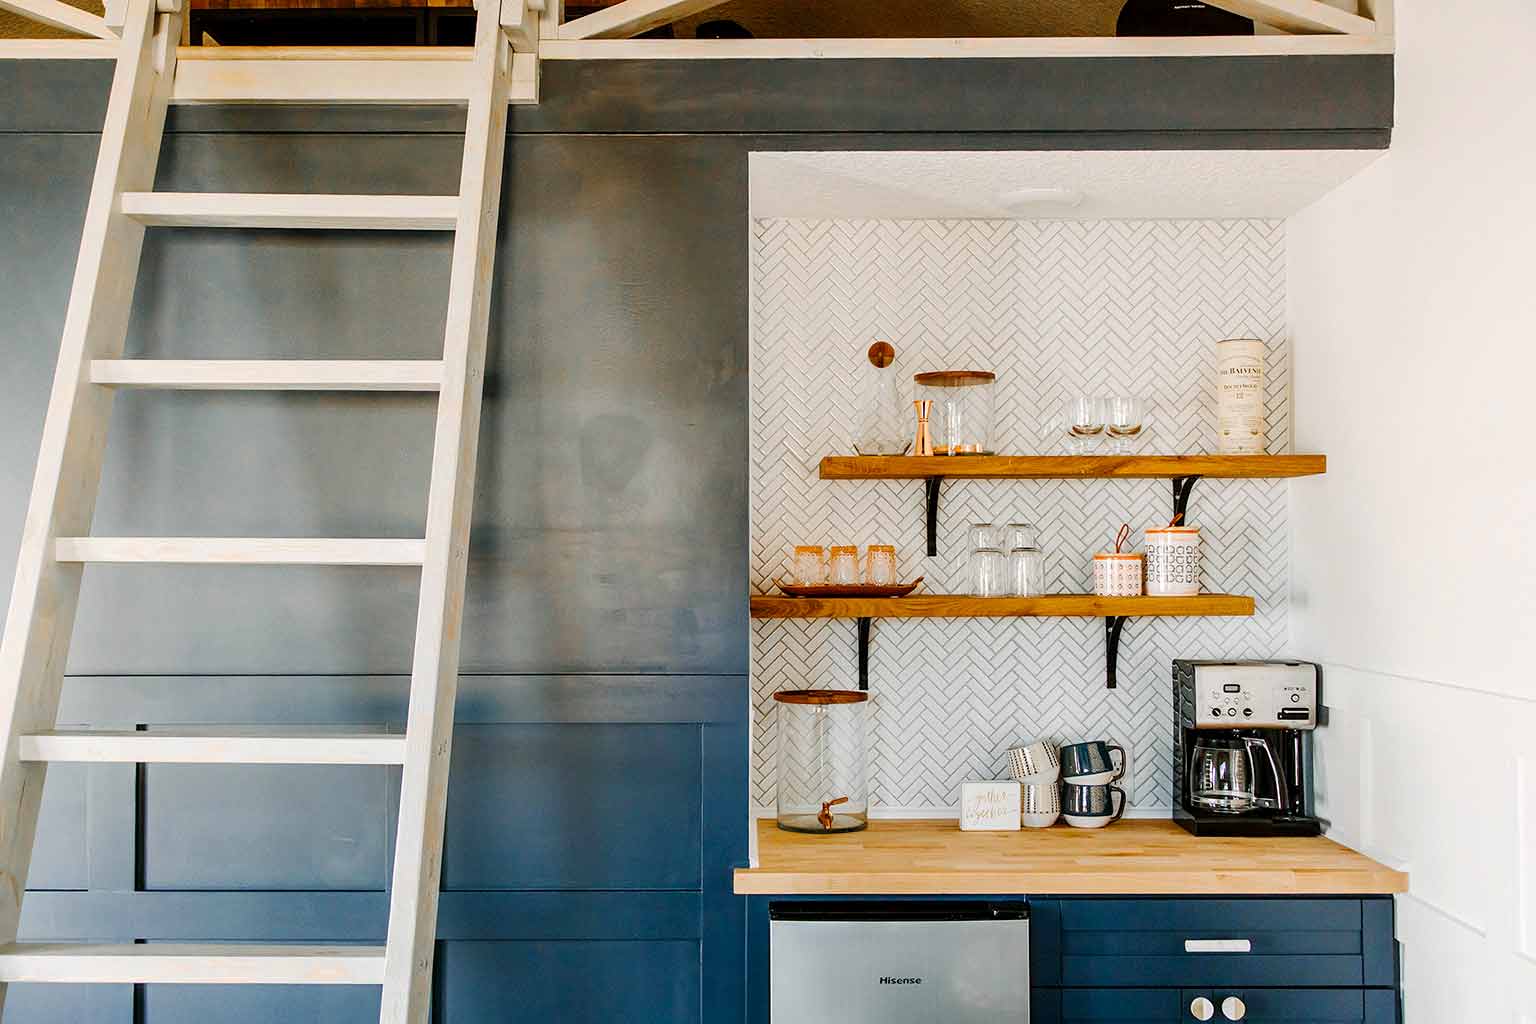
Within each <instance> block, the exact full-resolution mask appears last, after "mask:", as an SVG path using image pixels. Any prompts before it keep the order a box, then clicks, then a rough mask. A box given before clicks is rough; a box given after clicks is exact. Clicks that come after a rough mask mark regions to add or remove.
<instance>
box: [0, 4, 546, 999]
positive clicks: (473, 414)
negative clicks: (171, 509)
mask: <svg viewBox="0 0 1536 1024" xmlns="http://www.w3.org/2000/svg"><path fill="white" fill-rule="evenodd" d="M508 2H509V4H516V5H517V10H516V16H515V17H511V16H504V13H503V10H502V7H501V5H500V3H499V2H498V0H481V3H480V8H479V12H478V16H477V28H476V34H475V45H474V51H473V58H472V65H471V70H470V72H469V74H468V75H467V77H466V78H465V79H464V81H466V82H467V83H468V88H467V90H466V92H467V93H468V95H465V96H463V97H461V98H460V100H459V101H460V102H462V103H464V104H465V105H466V106H467V110H468V122H467V126H466V133H465V141H464V162H463V169H462V172H461V179H460V185H459V194H458V195H457V196H326V195H230V194H184V193H161V192H154V191H152V189H153V188H154V182H155V168H156V164H157V162H158V159H159V153H160V144H161V137H162V134H163V131H164V126H165V117H166V108H167V104H168V103H169V102H170V101H171V98H172V95H173V91H174V88H175V76H176V58H177V54H176V45H175V44H176V40H177V39H178V38H179V35H180V19H181V14H180V12H179V11H178V10H176V7H177V6H178V4H179V0H126V3H121V4H118V5H115V6H116V7H117V10H116V12H115V14H116V16H117V19H118V20H120V23H121V24H120V26H113V35H114V36H116V35H120V45H121V51H120V55H119V58H118V61H117V67H116V75H115V77H114V79H113V83H112V92H111V96H110V99H109V102H108V107H107V115H106V122H105V125H104V127H103V130H102V137H101V149H100V154H99V157H98V163H97V168H96V176H95V180H94V182H93V184H92V186H91V195H90V202H89V206H88V208H87V212H86V218H85V227H84V232H83V235H82V239H81V243H80V257H79V263H78V265H77V267H76V270H75V277H74V284H73V290H72V292H71V294H70V302H69V310H68V313H67V316H66V319H65V324H64V334H63V340H62V343H61V345H60V350H59V364H58V371H57V375H56V377H55V380H54V385H53V392H52V396H51V398H50V401H49V405H48V414H47V421H46V423H45V426H44V429H43V438H42V447H41V453H40V455H39V457H38V466H37V475H36V479H35V482H34V485H33V492H32V499H31V504H30V506H29V507H28V511H27V518H26V524H25V528H24V532H23V536H22V544H21V552H20V556H19V561H18V565H17V570H16V583H15V589H14V591H13V593H12V596H11V603H10V613H9V617H8V619H7V621H6V624H5V637H4V641H3V644H0V715H3V716H4V721H5V725H4V727H3V728H0V736H3V737H4V739H3V742H4V750H3V752H0V1000H3V993H4V987H3V986H4V985H5V984H6V983H10V982H64V983H82V982H97V983H105V984H123V983H138V982H154V983H228V984H280V985H286V984H319V985H379V986H382V989H383V995H382V1002H381V1013H380V1021H381V1022H385V1024H424V1022H425V1021H426V1020H427V1013H428V1004H429V998H430V992H431V977H432V960H433V946H434V942H435V932H436V918H437V901H438V879H439V874H440V866H441V851H442V842H443V819H444V814H445V806H446V799H447V788H448V765H449V755H450V750H451V746H452V735H453V707H454V696H455V692H456V690H457V678H458V666H459V640H460V628H461V624H462V618H463V604H464V585H465V568H466V561H467V557H468V551H469V532H470V506H471V500H472V497H473V493H474V477H475V453H476V447H477V443H478V439H479V425H480V404H481V390H482V388H481V383H482V377H483V374H484V367H485V349H486V331H487V320H488V316H489V307H490V299H491V286H492V265H493V261H494V258H495V246H496V228H497V221H498V217H499V212H500V210H499V207H500V197H501V172H502V157H503V151H504V147H505V138H506V124H507V104H508V100H509V96H510V95H511V94H512V91H513V79H514V71H513V69H514V66H517V67H518V68H519V69H520V75H521V76H522V78H524V79H525V80H526V77H527V65H526V63H525V62H524V61H522V60H518V61H514V59H513V56H512V54H511V45H510V42H509V41H517V42H519V43H520V44H522V45H520V46H519V49H520V50H523V51H524V52H523V53H520V54H519V55H518V57H519V58H523V57H533V59H534V60H536V56H534V55H532V54H529V53H527V49H528V44H529V42H530V39H529V34H530V31H531V33H532V44H533V46H535V47H536V45H537V24H538V17H537V15H536V14H534V15H530V14H529V13H528V10H527V8H526V7H525V6H524V2H523V0H508ZM109 6H111V5H109ZM540 6H541V7H542V4H540ZM503 21H506V22H507V24H503ZM530 26H531V29H530ZM424 56H425V55H424ZM534 74H536V68H535V69H534ZM523 84H526V81H525V82H524V83H523ZM336 87H337V95H341V94H342V93H343V92H344V90H345V89H346V88H348V84H347V83H346V82H344V81H338V82H337V83H336ZM327 95H328V94H326V93H317V94H315V95H313V96H309V97H307V98H308V99H309V100H310V101H311V102H325V98H326V96H327ZM152 225H155V226H168V227H176V226H184V225H197V226H220V227H233V228H252V229H261V228H288V229H295V228H298V229H305V228H313V229H323V230H337V229H355V230H367V229H389V230H420V231H452V232H454V246H453V269H452V280H451V284H450V287H449V295H448V316H447V331H446V335H445V339H444V347H443V356H442V359H441V360H440V361H430V362H429V361H414V362H386V361H374V362H369V361H175V362H172V361H154V360H125V359H123V358H122V357H123V354H124V343H125V336H126V334H127V328H128V323H129V309H130V304H131V302H132V298H133V293H134V286H135V282H136V279H137V276H138V270H139V260H140V253H141V251H142V246H143V240H144V232H145V229H146V228H147V227H149V226H152ZM338 312H343V313H344V311H338ZM118 388H163V389H262V390H324V391H433V392H437V394H438V412H437V424H436V440H435V444H434V448H433V455H432V476H431V486H430V492H429V494H428V496H427V515H426V531H425V537H424V538H422V539H420V540H414V539H410V540H397V539H378V540H367V539H363V540H359V539H254V538H124V537H94V536H91V535H90V533H91V521H92V517H93V513H94V509H95V504H96V493H97V489H98V484H99V482H100V478H101V469H102V461H103V457H104V449H105V441H106V428H107V422H108V417H109V412H110V409H111V403H112V396H113V393H114V391H115V390H116V389H118ZM93 562H118V563H122V562H133V563H158V564H168V563H170V564H198V565H351V566H356V565H365V566H366V565H374V566H402V565H405V566H413V567H418V568H419V569H420V576H421V595H420V601H419V607H418V613H417V623H416V642H415V654H414V660H413V665H412V671H411V689H410V702H409V712H408V718H407V721H406V727H405V733H404V735H403V736H401V735H399V734H392V735H373V736H369V735H358V734H355V733H347V734H342V735H317V734H315V733H312V732H305V733H290V734H288V735H269V736H251V735H244V734H242V735H231V736H216V735H207V734H203V733H183V734H167V733H164V732H158V731H157V732H116V733H101V732H62V731H58V730H56V728H55V727H56V724H57V723H56V715H57V712H58V707H59V696H60V689H61V687H62V685H63V679H64V669H65V661H66V656H67V653H68V650H69V642H70V634H71V631H72V627H73V623H74V617H75V610H76V605H77V601H78V596H79V592H80V582H81V576H82V573H83V572H84V569H85V566H86V565H87V564H90V563H93ZM53 761H71V762H125V763H157V764H158V763H172V764H189V763H197V764H202V763H214V762H217V763H233V764H369V765H401V766H402V781H401V788H400V820H399V828H398V832H397V836H398V838H397V842H396V847H395V858H394V876H393V881H392V886H391V891H390V901H389V933H388V936H387V939H386V943H385V945H384V946H382V947H365V946H334V947H314V946H309V947H306V946H288V945H281V946H270V947H256V946H246V945H230V946H222V947H221V946H210V945H196V946H185V945H161V944H147V945H146V944H128V945H122V946H81V945H55V944H25V943H18V942H17V941H16V938H17V926H18V921H19V918H20V915H21V904H22V895H23V892H24V891H25V889H26V880H27V869H28V865H29V861H30V860H31V855H32V845H33V840H34V836H35V833H36V829H37V817H38V805H39V801H40V798H41V796H42V791H43V780H44V774H45V771H46V768H47V765H48V763H49V762H53ZM0 1007H3V1003H0Z"/></svg>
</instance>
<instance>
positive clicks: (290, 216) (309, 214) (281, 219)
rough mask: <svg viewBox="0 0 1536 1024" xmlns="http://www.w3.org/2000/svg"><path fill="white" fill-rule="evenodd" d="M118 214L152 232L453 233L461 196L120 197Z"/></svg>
mask: <svg viewBox="0 0 1536 1024" xmlns="http://www.w3.org/2000/svg"><path fill="white" fill-rule="evenodd" d="M122 210H123V213H125V214H127V215H128V216H130V217H132V218H134V219H135V220H138V221H142V222H143V223H145V224H149V225H152V226H156V227H208V228H329V229H338V228H339V229H347V228H351V229H359V230H387V231H452V230H453V229H454V226H455V224H456V223H457V220H458V214H459V197H458V196H333V195H319V194H314V195H309V194H306V195H276V194H261V193H234V192H124V193H123V195H122Z"/></svg>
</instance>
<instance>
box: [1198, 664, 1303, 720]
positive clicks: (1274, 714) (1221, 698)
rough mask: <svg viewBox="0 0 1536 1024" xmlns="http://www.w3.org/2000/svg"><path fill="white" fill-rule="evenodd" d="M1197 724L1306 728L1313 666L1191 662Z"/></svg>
mask: <svg viewBox="0 0 1536 1024" xmlns="http://www.w3.org/2000/svg"><path fill="white" fill-rule="evenodd" d="M1194 698H1195V706H1194V708H1193V709H1192V710H1193V711H1194V715H1193V718H1194V723H1195V728H1197V729H1312V728H1315V727H1316V726H1317V668H1316V666H1314V665H1307V664H1294V665H1287V664H1276V663H1273V662H1269V663H1264V664H1258V663H1254V664H1243V663H1241V662H1235V663H1227V664H1202V665H1196V667H1195V693H1194Z"/></svg>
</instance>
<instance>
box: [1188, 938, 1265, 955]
mask: <svg viewBox="0 0 1536 1024" xmlns="http://www.w3.org/2000/svg"><path fill="white" fill-rule="evenodd" d="M1184 952H1186V953H1252V952H1253V942H1252V941H1250V940H1248V939H1185V940H1184Z"/></svg>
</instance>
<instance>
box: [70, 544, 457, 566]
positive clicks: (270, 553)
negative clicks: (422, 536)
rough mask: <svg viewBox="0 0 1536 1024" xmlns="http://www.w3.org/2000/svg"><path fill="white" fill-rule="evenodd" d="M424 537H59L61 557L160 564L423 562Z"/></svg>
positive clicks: (419, 563)
mask: <svg viewBox="0 0 1536 1024" xmlns="http://www.w3.org/2000/svg"><path fill="white" fill-rule="evenodd" d="M426 548H427V545H426V542H425V541H421V540H409V539H407V540H394V539H370V540H343V539H339V538H313V539H311V538H270V537H60V538H59V539H58V540H56V541H55V542H54V557H55V558H56V559H57V560H58V561H60V562H103V563H145V564H158V565H421V563H422V561H423V560H424V559H425V558H426Z"/></svg>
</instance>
